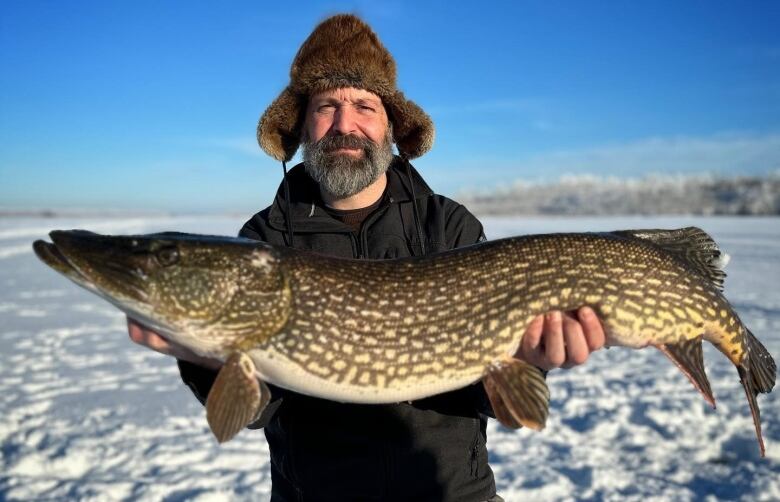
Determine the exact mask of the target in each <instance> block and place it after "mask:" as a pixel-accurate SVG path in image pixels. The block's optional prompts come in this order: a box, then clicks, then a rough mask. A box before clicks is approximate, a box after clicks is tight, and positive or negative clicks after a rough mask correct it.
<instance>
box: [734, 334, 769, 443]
mask: <svg viewBox="0 0 780 502" xmlns="http://www.w3.org/2000/svg"><path fill="white" fill-rule="evenodd" d="M745 347H746V351H745V358H744V360H743V364H740V365H738V366H737V371H738V372H739V380H740V382H741V383H742V387H743V388H744V389H745V395H746V396H747V400H748V405H749V406H750V413H751V415H753V424H754V425H755V427H756V437H757V439H758V447H759V449H760V450H761V456H762V457H764V456H765V454H766V449H765V447H764V438H763V436H762V434H761V411H760V410H759V408H758V400H756V397H757V396H758V393H759V392H761V393H767V392H771V391H772V388H773V387H774V386H775V378H776V374H777V366H776V364H775V361H774V359H772V356H771V355H770V354H769V352H768V351H767V350H766V347H764V346H763V344H761V342H759V341H758V339H757V338H756V337H755V336H754V335H753V333H751V332H750V330H749V329H747V328H745Z"/></svg>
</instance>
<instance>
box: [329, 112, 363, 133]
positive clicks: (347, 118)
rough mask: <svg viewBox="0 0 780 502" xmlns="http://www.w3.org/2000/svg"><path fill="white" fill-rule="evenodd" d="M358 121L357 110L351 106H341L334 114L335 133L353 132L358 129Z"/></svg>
mask: <svg viewBox="0 0 780 502" xmlns="http://www.w3.org/2000/svg"><path fill="white" fill-rule="evenodd" d="M356 124H357V122H356V121H355V112H354V110H352V108H351V107H349V106H341V107H339V108H338V109H337V110H336V112H335V114H334V116H333V125H332V126H331V127H332V129H333V132H334V133H337V134H353V133H355V132H356V131H357V125H356Z"/></svg>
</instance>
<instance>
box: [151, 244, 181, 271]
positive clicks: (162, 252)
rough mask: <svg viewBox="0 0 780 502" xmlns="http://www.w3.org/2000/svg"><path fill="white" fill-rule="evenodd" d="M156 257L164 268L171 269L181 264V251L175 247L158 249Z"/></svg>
mask: <svg viewBox="0 0 780 502" xmlns="http://www.w3.org/2000/svg"><path fill="white" fill-rule="evenodd" d="M154 256H155V258H157V263H159V264H160V265H162V266H163V267H170V266H171V265H175V264H176V263H178V262H179V250H178V249H176V248H175V247H167V248H161V249H158V250H157V252H156V253H155V254H154Z"/></svg>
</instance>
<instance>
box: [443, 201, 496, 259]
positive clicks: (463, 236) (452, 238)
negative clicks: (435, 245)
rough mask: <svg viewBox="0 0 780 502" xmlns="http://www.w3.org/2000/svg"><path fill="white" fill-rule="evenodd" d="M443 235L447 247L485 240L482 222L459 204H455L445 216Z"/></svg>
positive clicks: (456, 246)
mask: <svg viewBox="0 0 780 502" xmlns="http://www.w3.org/2000/svg"><path fill="white" fill-rule="evenodd" d="M453 204H456V203H454V202H453ZM444 235H445V236H446V238H447V247H448V248H449V249H455V248H459V247H463V246H470V245H472V244H476V243H478V242H483V241H485V240H487V239H486V238H485V231H484V229H483V227H482V223H481V222H480V221H479V220H478V219H477V218H476V216H474V215H473V214H471V213H470V212H469V210H468V209H466V208H465V207H464V206H462V205H460V204H457V205H455V208H454V209H453V210H452V212H451V213H450V214H449V216H448V217H447V220H446V222H445V228H444Z"/></svg>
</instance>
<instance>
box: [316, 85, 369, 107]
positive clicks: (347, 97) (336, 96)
mask: <svg viewBox="0 0 780 502" xmlns="http://www.w3.org/2000/svg"><path fill="white" fill-rule="evenodd" d="M330 100H335V101H347V102H355V101H371V102H375V103H381V102H382V98H380V97H379V96H378V95H376V94H374V93H373V92H371V91H367V90H365V89H357V88H355V87H340V88H338V89H329V90H327V91H320V92H317V93H314V94H312V95H311V96H310V97H309V101H330Z"/></svg>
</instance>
